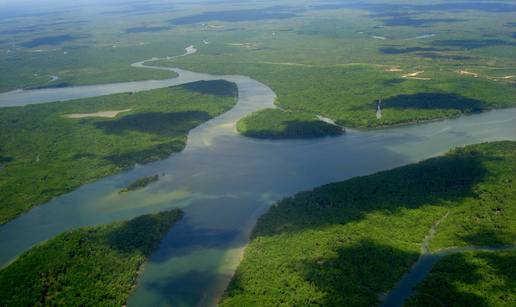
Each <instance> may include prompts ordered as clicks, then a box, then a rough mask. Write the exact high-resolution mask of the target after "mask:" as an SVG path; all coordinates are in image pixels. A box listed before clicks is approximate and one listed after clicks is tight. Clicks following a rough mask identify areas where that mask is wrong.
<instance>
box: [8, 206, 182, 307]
mask: <svg viewBox="0 0 516 307" xmlns="http://www.w3.org/2000/svg"><path fill="white" fill-rule="evenodd" d="M182 215H183V213H182V212H181V211H180V210H177V209H174V210H170V211H163V212H160V213H157V214H149V215H143V216H139V217H136V218H134V219H132V220H130V221H125V222H117V223H113V224H109V225H104V226H97V227H86V228H81V229H78V230H72V231H69V232H65V233H63V234H61V235H59V236H57V237H55V238H53V239H51V240H49V241H47V242H45V243H43V244H41V245H39V246H36V247H34V248H32V249H31V250H29V251H28V252H26V253H24V254H23V255H21V256H20V257H19V258H18V259H16V260H15V261H14V262H13V263H11V264H10V265H9V266H7V267H5V268H3V269H2V270H0V284H1V285H2V287H0V305H1V306H70V305H71V306H98V305H102V306H122V305H124V304H125V303H126V301H127V298H128V297H129V294H130V293H131V290H132V289H133V287H134V286H135V284H136V280H137V278H138V274H139V270H140V269H141V266H142V264H143V263H144V262H145V261H146V260H147V259H148V257H149V256H150V254H151V252H152V251H153V250H154V248H156V246H157V245H158V244H159V242H160V241H161V239H162V238H163V236H164V235H165V234H166V233H167V232H168V231H169V229H170V228H171V227H172V226H173V225H174V224H175V223H176V222H177V221H178V220H179V219H180V218H181V217H182Z"/></svg>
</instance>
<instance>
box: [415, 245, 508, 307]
mask: <svg viewBox="0 0 516 307" xmlns="http://www.w3.org/2000/svg"><path fill="white" fill-rule="evenodd" d="M515 264H516V251H514V250H513V251H496V252H493V251H491V252H465V253H460V254H454V255H450V256H446V257H445V258H443V259H441V260H440V261H439V262H438V263H437V264H436V265H435V266H434V267H433V268H432V271H431V272H430V274H429V275H428V277H427V278H426V279H425V280H424V281H423V282H422V283H421V284H420V285H419V286H417V288H416V294H415V295H414V296H413V297H411V298H410V299H409V300H408V301H407V304H406V305H407V306H414V307H416V306H438V305H441V306H486V307H487V306H514V302H516V266H515Z"/></svg>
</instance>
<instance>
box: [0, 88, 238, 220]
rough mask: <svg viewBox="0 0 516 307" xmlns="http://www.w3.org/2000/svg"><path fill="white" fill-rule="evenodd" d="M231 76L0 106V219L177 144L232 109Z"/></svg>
mask: <svg viewBox="0 0 516 307" xmlns="http://www.w3.org/2000/svg"><path fill="white" fill-rule="evenodd" d="M236 101H237V88H236V85H235V84H234V83H230V82H227V81H222V80H215V81H198V82H194V83H190V84H185V85H182V86H176V87H169V88H163V89H157V90H150V91H143V92H138V93H125V94H115V95H108V96H101V97H95V98H87V99H80V100H74V101H67V102H52V103H44V104H37V105H28V106H24V107H8V108H0V130H1V131H2V133H0V144H1V148H0V157H1V160H0V165H1V171H0V195H2V197H0V224H3V223H6V222H7V221H9V220H11V219H13V218H14V217H16V216H18V215H19V214H21V213H23V212H25V211H27V210H29V209H30V208H32V207H34V206H36V205H39V204H42V203H45V202H47V201H49V200H50V199H51V198H52V197H55V196H58V195H62V194H64V193H66V192H69V191H72V190H74V189H75V188H77V187H79V186H80V185H82V184H85V183H89V182H92V181H95V180H98V179H99V178H102V177H105V176H108V175H111V174H114V173H117V172H119V171H121V170H125V169H128V168H131V167H133V166H134V164H136V163H140V164H142V163H148V162H151V161H155V160H159V159H163V158H166V157H168V156H169V155H170V154H172V153H174V152H178V151H181V150H182V149H183V148H184V147H185V145H186V139H187V134H188V132H189V131H190V130H191V129H193V128H195V127H196V126H198V125H200V124H201V123H204V122H206V121H207V120H209V119H211V118H213V117H215V116H217V115H220V114H221V113H223V112H225V111H227V110H229V109H230V108H232V107H233V106H234V105H235V103H236Z"/></svg>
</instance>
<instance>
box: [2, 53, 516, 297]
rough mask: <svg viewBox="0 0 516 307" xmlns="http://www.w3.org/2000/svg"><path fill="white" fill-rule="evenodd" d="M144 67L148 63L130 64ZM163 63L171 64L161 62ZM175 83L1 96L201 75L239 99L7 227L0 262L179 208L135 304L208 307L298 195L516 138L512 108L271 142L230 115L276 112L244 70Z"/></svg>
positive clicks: (44, 97) (11, 97)
mask: <svg viewBox="0 0 516 307" xmlns="http://www.w3.org/2000/svg"><path fill="white" fill-rule="evenodd" d="M133 65H134V66H140V67H141V66H143V62H141V63H136V64H133ZM159 69H170V68H164V67H160V68H159ZM171 70H173V71H176V72H177V73H179V77H178V78H174V79H168V80H161V81H141V82H129V83H117V84H107V85H94V86H80V87H70V88H57V89H43V90H34V91H15V92H9V93H3V94H0V107H2V106H9V105H24V104H31V103H42V102H49V101H55V100H69V99H75V98H84V97H93V96H100V95H106V94H113V93H120V92H126V91H141V90H149V89H155V88H160V87H166V86H172V85H179V84H182V83H187V82H192V81H197V80H213V79H225V80H228V81H232V82H235V83H236V84H237V85H238V89H239V100H238V104H237V105H236V106H235V107H234V108H233V109H231V110H230V111H228V112H226V113H225V114H223V115H221V116H219V117H217V118H214V119H212V120H210V121H209V122H207V123H205V124H203V125H201V126H199V127H197V128H195V129H194V130H192V131H191V132H190V134H189V137H188V144H187V146H186V148H185V150H184V151H182V152H180V153H177V154H173V155H172V156H170V157H169V158H168V159H165V160H162V161H157V162H154V163H150V164H147V165H144V166H136V167H135V168H134V169H132V170H129V171H126V172H123V173H120V174H117V175H114V176H110V177H107V178H104V179H102V180H99V181H97V182H95V183H92V184H88V185H85V186H82V187H81V188H79V189H77V190H75V191H74V192H72V193H69V194H66V195H63V196H61V197H57V198H55V199H53V200H52V201H50V202H49V203H47V204H45V205H43V206H40V207H37V208H34V209H33V210H31V211H30V212H28V213H27V214H24V215H22V216H20V217H19V218H17V219H15V220H13V221H11V222H10V223H8V224H6V225H4V226H2V227H0V266H3V265H6V264H7V263H9V262H10V261H12V259H14V257H16V256H17V255H19V254H20V253H22V252H24V251H26V250H28V249H29V248H30V247H31V246H33V245H35V244H38V243H40V242H42V241H44V240H47V239H49V238H52V237H54V236H55V235H57V234H59V233H61V232H63V231H66V230H69V229H72V228H77V227H81V226H88V225H98V224H104V223H109V222H112V221H116V220H122V219H128V218H132V217H135V216H138V215H141V214H145V213H150V212H157V211H161V210H164V209H168V208H176V207H181V208H183V210H184V211H185V216H184V219H183V220H182V221H180V222H179V223H178V224H177V225H176V226H175V227H174V228H173V229H172V230H171V231H170V233H169V234H168V235H167V236H166V237H165V238H164V240H163V241H162V243H161V245H160V247H159V249H158V250H157V251H156V252H154V254H153V255H152V256H151V259H150V261H149V262H148V263H147V264H146V265H145V270H144V273H143V274H142V276H141V277H140V280H139V283H138V287H137V288H136V290H135V291H134V293H133V295H132V296H131V298H130V299H129V302H128V304H129V305H132V306H197V305H213V304H215V303H216V300H217V298H218V296H219V295H220V294H221V292H222V291H223V289H224V288H225V286H226V285H227V282H228V281H229V279H230V278H231V275H232V273H233V271H234V269H235V268H236V266H237V264H238V261H239V259H240V256H241V253H242V250H243V248H244V247H245V245H246V243H247V238H248V235H249V232H250V230H251V229H252V227H253V225H254V224H255V222H256V219H257V217H258V216H259V215H260V214H262V213H263V212H264V211H265V210H266V209H267V208H268V206H269V205H270V204H272V203H273V202H275V201H276V200H278V199H280V198H282V197H285V196H288V195H292V194H294V193H296V192H298V191H301V190H306V189H310V188H312V187H315V186H319V185H322V184H325V183H329V182H333V181H338V180H344V179H347V178H350V177H354V176H360V175H366V174H371V173H373V172H377V171H380V170H385V169H389V168H393V167H397V166H401V165H405V164H408V163H412V162H415V161H419V160H422V159H426V158H429V157H431V156H435V155H437V154H440V153H443V152H445V151H447V150H449V149H450V148H452V147H455V146H461V145H466V144H472V143H479V142H484V141H494V140H506V139H511V140H514V139H516V109H506V110H500V111H491V112H487V113H483V114H477V115H471V116H463V117H460V118H458V119H453V120H444V121H441V122H434V123H428V124H424V125H414V126H406V127H397V128H392V129H385V130H375V131H369V132H359V131H354V130H348V133H347V134H345V135H343V136H341V137H332V138H323V139H315V140H314V139H310V140H288V141H264V140H254V139H249V138H245V137H242V136H240V135H238V134H237V133H236V131H235V128H234V124H235V122H236V121H237V120H238V119H239V118H241V117H243V116H244V115H246V114H248V113H250V112H253V111H255V110H259V109H262V108H265V107H273V101H274V98H275V94H274V93H273V91H272V90H271V89H270V88H268V87H267V86H265V85H264V84H262V83H260V82H258V81H255V80H253V79H250V78H248V77H243V76H212V75H208V74H198V73H192V72H189V71H185V70H180V69H171ZM163 172H165V173H166V176H165V177H163V178H162V179H160V181H158V182H156V183H155V184H152V185H150V186H148V187H147V188H145V189H142V190H139V191H135V192H131V193H124V194H118V193H117V191H118V189H120V188H121V187H123V186H125V185H126V184H127V183H129V182H131V181H132V180H134V179H137V178H139V177H142V176H148V175H154V174H157V173H163Z"/></svg>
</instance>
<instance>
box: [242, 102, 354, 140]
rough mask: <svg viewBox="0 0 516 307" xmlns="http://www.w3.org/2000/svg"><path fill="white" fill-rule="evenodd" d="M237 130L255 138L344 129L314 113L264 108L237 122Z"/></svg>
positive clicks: (318, 134) (317, 134)
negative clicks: (319, 117) (322, 119)
mask: <svg viewBox="0 0 516 307" xmlns="http://www.w3.org/2000/svg"><path fill="white" fill-rule="evenodd" d="M237 130H238V132H240V133H242V134H243V135H246V136H250V137H255V138H271V139H280V138H307V137H308V138H309V137H322V136H330V135H340V134H342V133H343V132H344V130H343V129H342V128H341V127H339V126H336V125H332V124H329V123H326V122H323V121H321V120H319V119H318V118H317V117H316V116H315V115H311V114H305V113H299V112H285V111H282V110H279V109H265V110H261V111H258V112H255V113H253V114H250V115H248V116H246V117H244V118H242V119H240V120H239V121H238V123H237Z"/></svg>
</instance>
